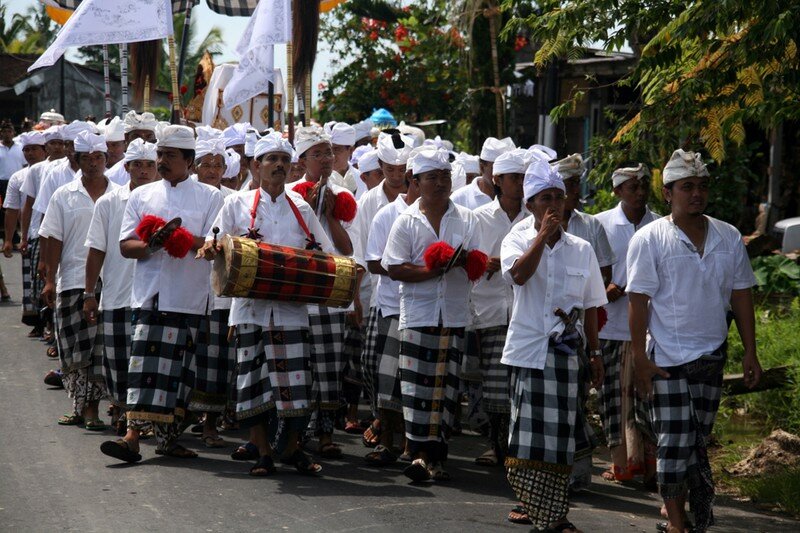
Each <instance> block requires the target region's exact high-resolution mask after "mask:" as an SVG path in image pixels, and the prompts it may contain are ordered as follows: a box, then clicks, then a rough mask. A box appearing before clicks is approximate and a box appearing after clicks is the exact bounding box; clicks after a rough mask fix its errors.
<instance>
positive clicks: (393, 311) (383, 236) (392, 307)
mask: <svg viewBox="0 0 800 533" xmlns="http://www.w3.org/2000/svg"><path fill="white" fill-rule="evenodd" d="M406 209H408V204H407V203H406V199H405V195H404V194H399V195H397V198H395V200H394V202H392V203H390V204H387V205H385V206H383V207H381V208H380V209H379V210H378V213H377V214H376V215H375V216H374V217H373V219H372V224H370V227H369V239H368V241H367V251H366V254H365V255H364V259H365V260H367V261H381V260H382V259H383V251H384V250H385V249H386V242H387V240H388V239H389V232H390V231H391V230H392V225H393V224H394V221H395V220H397V217H399V216H400V213H403V212H404V211H405V210H406ZM372 277H373V278H375V279H376V284H375V290H374V291H373V294H374V298H373V299H374V301H375V303H374V304H373V305H374V306H375V307H377V308H378V309H380V310H381V314H382V315H383V316H384V317H387V316H396V315H399V314H400V282H399V281H394V280H393V279H392V278H390V277H389V276H384V275H373V276H372Z"/></svg>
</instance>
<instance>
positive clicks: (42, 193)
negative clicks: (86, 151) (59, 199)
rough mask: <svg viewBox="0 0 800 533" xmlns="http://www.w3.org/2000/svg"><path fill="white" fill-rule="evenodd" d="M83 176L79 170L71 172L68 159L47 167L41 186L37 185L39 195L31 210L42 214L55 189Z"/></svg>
mask: <svg viewBox="0 0 800 533" xmlns="http://www.w3.org/2000/svg"><path fill="white" fill-rule="evenodd" d="M82 175H83V174H82V173H81V171H80V169H79V170H77V171H75V170H72V166H70V164H69V159H67V158H66V157H65V158H64V159H59V160H58V162H56V163H54V164H52V165H50V166H49V167H47V170H46V172H45V173H44V174H43V175H42V179H41V184H40V185H39V194H38V195H37V196H36V200H35V201H34V202H33V210H34V211H38V212H40V213H42V214H44V213H45V211H47V207H48V206H49V205H50V198H51V197H52V196H53V193H55V192H56V189H58V188H59V187H61V186H62V185H66V184H67V183H70V182H72V181H75V180H78V179H80V177H81V176H82Z"/></svg>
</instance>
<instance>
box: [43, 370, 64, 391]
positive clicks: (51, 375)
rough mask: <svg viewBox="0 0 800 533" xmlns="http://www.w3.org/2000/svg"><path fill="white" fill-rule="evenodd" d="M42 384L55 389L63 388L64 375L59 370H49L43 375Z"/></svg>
mask: <svg viewBox="0 0 800 533" xmlns="http://www.w3.org/2000/svg"><path fill="white" fill-rule="evenodd" d="M44 384H45V385H48V386H50V387H55V388H57V389H63V388H64V376H63V374H62V373H61V370H51V371H50V372H48V373H47V374H45V376H44Z"/></svg>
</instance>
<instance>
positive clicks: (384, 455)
mask: <svg viewBox="0 0 800 533" xmlns="http://www.w3.org/2000/svg"><path fill="white" fill-rule="evenodd" d="M364 460H365V461H366V462H367V464H368V465H369V466H389V465H390V464H394V463H396V462H397V456H396V455H395V454H393V453H392V452H391V450H389V448H387V447H386V446H383V445H382V444H378V445H377V446H376V447H375V449H374V450H373V451H371V452H369V453H368V454H367V455H366V456H364Z"/></svg>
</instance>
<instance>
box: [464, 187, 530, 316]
mask: <svg viewBox="0 0 800 533" xmlns="http://www.w3.org/2000/svg"><path fill="white" fill-rule="evenodd" d="M473 213H474V214H475V219H476V220H477V221H478V223H477V226H476V241H475V244H476V248H478V249H479V250H480V251H481V252H483V253H485V254H486V255H488V256H489V257H490V258H491V257H500V246H501V245H502V243H503V239H504V238H505V236H506V235H508V233H509V232H510V231H511V228H512V227H513V226H514V225H515V224H517V223H518V222H520V221H522V220H523V219H525V218H526V217H530V213H529V212H528V210H527V209H525V206H524V205H520V211H519V213H518V214H517V216H516V217H515V218H514V220H509V218H508V215H507V214H506V212H505V211H503V208H502V207H500V201H499V200H498V199H497V198H495V199H494V200H492V202H491V203H489V204H486V205H484V206H481V207H479V208H477V209H476V210H475V211H473ZM531 218H532V217H531ZM513 299H514V291H513V290H512V289H511V285H509V284H508V282H507V281H506V280H505V279H503V276H502V274H501V273H500V272H495V273H494V274H493V275H492V277H491V279H489V274H484V275H483V276H482V277H481V278H480V279H479V280H478V281H477V282H475V284H474V285H473V286H472V292H471V293H470V310H471V313H472V325H473V326H474V327H475V329H483V328H493V327H497V326H505V325H507V324H508V317H509V311H510V310H511V303H512V301H513Z"/></svg>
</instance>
